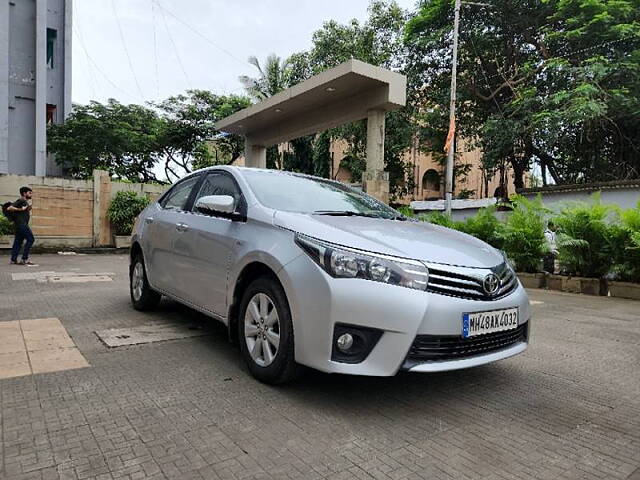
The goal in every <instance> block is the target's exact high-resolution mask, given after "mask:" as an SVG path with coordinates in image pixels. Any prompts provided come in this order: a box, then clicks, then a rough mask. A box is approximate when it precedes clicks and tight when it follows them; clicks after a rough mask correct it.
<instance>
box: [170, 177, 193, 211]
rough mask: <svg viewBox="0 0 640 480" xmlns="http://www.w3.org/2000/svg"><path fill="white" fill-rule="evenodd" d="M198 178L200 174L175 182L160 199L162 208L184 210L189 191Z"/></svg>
mask: <svg viewBox="0 0 640 480" xmlns="http://www.w3.org/2000/svg"><path fill="white" fill-rule="evenodd" d="M198 180H200V176H199V175H196V176H193V177H189V178H187V179H186V180H183V181H182V182H180V183H178V184H176V185H175V186H174V187H173V188H172V189H171V191H170V192H169V194H168V195H167V196H166V198H164V199H162V203H161V205H162V206H163V207H164V208H171V209H175V210H184V208H185V207H186V205H187V201H188V200H189V195H191V191H192V190H193V187H194V186H195V185H196V183H198Z"/></svg>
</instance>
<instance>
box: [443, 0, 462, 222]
mask: <svg viewBox="0 0 640 480" xmlns="http://www.w3.org/2000/svg"><path fill="white" fill-rule="evenodd" d="M460 4H461V0H456V3H455V7H454V17H453V59H452V66H451V101H450V104H449V133H448V135H447V146H448V148H447V165H446V169H445V194H444V195H445V197H444V205H445V213H446V214H447V215H448V216H451V198H452V196H453V160H454V153H455V149H456V133H455V132H456V76H457V70H458V25H459V23H460Z"/></svg>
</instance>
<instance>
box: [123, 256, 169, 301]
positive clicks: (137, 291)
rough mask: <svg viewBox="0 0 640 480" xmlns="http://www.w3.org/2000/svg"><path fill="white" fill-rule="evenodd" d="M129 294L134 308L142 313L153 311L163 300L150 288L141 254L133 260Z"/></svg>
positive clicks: (130, 270)
mask: <svg viewBox="0 0 640 480" xmlns="http://www.w3.org/2000/svg"><path fill="white" fill-rule="evenodd" d="M129 293H130V294H131V303H132V304H133V308H135V309H136V310H140V311H145V310H152V309H153V308H155V307H157V306H158V303H160V298H162V296H161V295H160V294H159V293H158V292H156V291H155V290H152V289H151V287H150V286H149V281H148V280H147V270H146V268H145V266H144V258H143V257H142V254H140V253H139V254H138V255H136V257H135V258H134V259H133V262H131V267H130V268H129Z"/></svg>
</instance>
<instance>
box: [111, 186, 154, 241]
mask: <svg viewBox="0 0 640 480" xmlns="http://www.w3.org/2000/svg"><path fill="white" fill-rule="evenodd" d="M148 204H149V198H148V197H147V196H146V195H138V194H137V193H135V192H127V191H120V192H118V193H116V196H115V197H114V199H113V200H112V201H111V205H109V209H108V210H107V217H108V218H109V221H110V222H111V225H112V226H113V229H114V230H115V234H116V235H131V231H132V230H133V222H134V221H135V219H136V217H137V216H138V215H140V212H142V210H144V209H145V207H146V206H147V205H148Z"/></svg>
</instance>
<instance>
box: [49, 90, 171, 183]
mask: <svg viewBox="0 0 640 480" xmlns="http://www.w3.org/2000/svg"><path fill="white" fill-rule="evenodd" d="M162 128H163V122H162V119H161V118H160V117H159V116H158V114H157V113H156V112H155V111H154V110H152V109H151V108H148V107H144V106H142V105H133V104H132V105H124V104H121V103H119V102H118V101H116V100H113V99H110V100H109V101H108V102H107V103H106V104H101V103H98V102H91V103H89V104H88V105H76V106H75V107H74V109H73V112H72V113H71V114H70V115H69V117H68V118H67V120H66V121H65V123H62V124H50V125H49V126H48V132H47V142H48V143H47V151H48V152H49V153H53V154H55V158H56V162H57V163H58V164H60V165H62V166H63V167H64V169H65V171H66V172H67V173H68V174H69V175H71V176H72V177H74V178H89V177H91V175H92V174H93V170H94V169H103V170H108V171H109V172H110V173H111V174H112V175H113V176H115V177H117V178H121V179H126V180H131V181H136V182H150V181H155V182H157V181H160V180H159V179H158V178H156V176H155V174H154V173H153V167H154V165H155V164H156V162H157V161H158V158H159V152H158V144H157V138H158V135H159V133H160V131H161V130H162Z"/></svg>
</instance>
